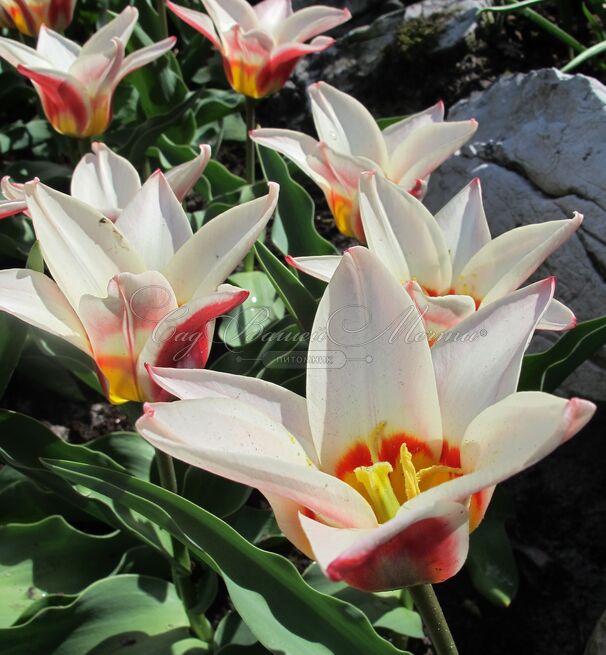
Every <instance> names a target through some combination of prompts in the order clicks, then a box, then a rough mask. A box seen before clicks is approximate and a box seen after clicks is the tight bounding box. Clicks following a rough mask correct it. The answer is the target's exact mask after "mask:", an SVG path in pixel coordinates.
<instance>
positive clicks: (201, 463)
mask: <svg viewBox="0 0 606 655" xmlns="http://www.w3.org/2000/svg"><path fill="white" fill-rule="evenodd" d="M200 426H204V429H203V430H201V429H200ZM137 430H138V431H139V432H140V434H141V435H142V436H143V438H144V439H146V440H147V441H149V442H150V443H151V444H152V445H153V446H155V447H156V448H159V449H160V450H162V451H164V452H166V453H168V454H170V455H172V456H173V457H176V458H177V459H180V460H182V461H184V462H187V463H188V464H190V465H192V466H197V467H199V468H203V469H205V470H207V471H210V472H211V473H215V474H217V475H221V476H223V477H226V478H228V479H230V480H234V481H235V482H240V483H242V484H248V485H250V486H253V487H256V488H257V489H259V490H260V491H261V492H262V493H264V494H265V493H267V494H273V495H278V496H283V497H285V498H288V499H290V500H292V501H293V502H295V503H298V504H300V505H303V506H304V507H307V508H308V509H310V510H311V511H313V512H316V513H319V514H321V515H322V516H325V517H326V518H327V519H329V520H331V521H334V522H336V523H337V524H338V525H343V526H347V527H354V526H355V527H358V526H359V527H373V526H374V525H376V519H375V517H374V514H373V512H372V509H371V508H370V505H369V504H368V503H367V502H366V501H365V500H364V498H363V497H362V496H361V495H360V494H358V493H357V492H356V491H354V489H353V488H352V487H350V486H349V485H347V484H346V483H344V482H342V481H341V480H339V479H337V478H334V477H332V476H330V475H327V474H326V473H323V472H321V471H319V470H318V469H317V468H315V467H314V466H313V464H312V463H311V462H310V461H309V460H308V458H307V456H306V454H305V451H304V449H303V448H302V447H301V446H300V445H299V443H298V442H297V440H296V439H295V438H294V437H293V436H292V435H290V434H289V433H288V431H287V430H286V429H285V428H284V427H283V426H281V425H279V424H278V423H276V422H275V421H272V420H271V419H270V418H269V417H268V416H266V415H265V414H264V413H262V412H260V411H258V410H256V409H254V408H253V407H251V406H250V405H249V404H248V403H241V402H239V401H237V400H233V399H231V398H205V399H202V400H180V401H176V402H172V403H157V404H153V405H147V406H146V408H145V414H144V415H143V416H142V417H141V418H140V419H139V420H138V421H137Z"/></svg>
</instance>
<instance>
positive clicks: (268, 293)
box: [219, 271, 284, 348]
mask: <svg viewBox="0 0 606 655" xmlns="http://www.w3.org/2000/svg"><path fill="white" fill-rule="evenodd" d="M228 281H229V282H230V283H231V284H234V285H236V286H238V287H240V288H241V289H247V290H248V291H250V295H249V296H248V298H247V299H246V300H245V301H244V302H243V303H242V304H241V305H240V306H239V307H236V308H235V309H234V310H232V311H231V312H229V314H227V316H226V317H225V318H223V319H222V320H221V325H220V326H219V337H220V338H221V339H222V340H223V341H224V342H225V343H226V344H227V345H228V346H230V347H232V348H237V347H239V346H244V345H245V344H247V343H250V342H251V341H254V340H255V339H257V338H259V337H260V336H261V334H262V333H263V332H264V330H265V328H266V327H267V326H268V325H270V324H271V323H273V322H274V321H276V320H279V319H281V318H282V317H283V316H284V303H283V302H282V300H281V299H280V298H279V297H278V296H277V293H276V290H275V288H274V286H273V284H272V283H271V281H270V280H269V278H268V277H267V275H266V274H265V273H263V272H261V271H251V272H250V273H234V274H233V275H231V276H230V277H229V280H228Z"/></svg>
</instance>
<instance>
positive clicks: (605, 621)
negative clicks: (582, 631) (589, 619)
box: [584, 612, 606, 655]
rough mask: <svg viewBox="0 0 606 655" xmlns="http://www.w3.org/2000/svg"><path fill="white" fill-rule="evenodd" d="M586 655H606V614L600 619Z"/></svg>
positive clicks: (588, 644) (586, 649)
mask: <svg viewBox="0 0 606 655" xmlns="http://www.w3.org/2000/svg"><path fill="white" fill-rule="evenodd" d="M584 655H606V612H604V613H603V614H602V616H601V617H600V618H599V620H598V622H597V624H596V626H595V628H594V630H593V633H592V634H591V637H590V639H589V641H588V642H587V647H586V648H585V654H584Z"/></svg>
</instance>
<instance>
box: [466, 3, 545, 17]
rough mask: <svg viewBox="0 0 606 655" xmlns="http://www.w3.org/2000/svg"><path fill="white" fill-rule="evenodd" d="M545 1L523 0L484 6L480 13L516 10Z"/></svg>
mask: <svg viewBox="0 0 606 655" xmlns="http://www.w3.org/2000/svg"><path fill="white" fill-rule="evenodd" d="M542 2H544V0H523V1H522V2H514V3H513V4H509V5H502V6H498V7H482V8H481V9H478V14H484V13H491V14H493V13H494V14H505V13H507V12H509V11H516V10H518V9H524V7H531V6H532V5H538V4H541V3H542Z"/></svg>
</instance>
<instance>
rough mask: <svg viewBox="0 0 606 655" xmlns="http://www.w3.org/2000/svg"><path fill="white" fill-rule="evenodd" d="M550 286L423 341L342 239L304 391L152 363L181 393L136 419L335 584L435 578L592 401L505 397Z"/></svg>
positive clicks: (386, 285)
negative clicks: (251, 498) (264, 512)
mask: <svg viewBox="0 0 606 655" xmlns="http://www.w3.org/2000/svg"><path fill="white" fill-rule="evenodd" d="M553 288H554V280H553V278H551V279H547V280H544V281H542V282H538V283H535V284H533V285H531V286H529V287H526V288H524V289H521V290H519V291H516V292H514V293H513V294H510V295H507V296H505V297H504V298H501V299H499V300H496V301H495V302H493V303H491V304H489V305H488V306H486V307H483V308H481V309H480V310H479V311H478V312H476V313H475V314H474V315H473V316H471V317H470V318H469V319H467V320H466V321H465V325H464V330H465V331H464V333H463V334H461V335H460V338H459V339H457V340H450V341H441V342H439V343H438V344H436V345H435V346H434V348H433V350H431V351H430V349H429V346H428V344H427V341H426V339H425V335H424V333H423V331H420V332H419V331H417V330H416V328H415V326H416V325H417V323H418V321H419V320H420V316H419V314H418V312H417V309H416V307H415V305H414V304H413V302H412V300H411V298H410V296H409V295H408V294H407V293H406V291H405V290H404V289H403V288H402V286H401V285H400V284H399V283H398V282H397V280H395V279H394V277H393V275H392V274H391V273H390V272H389V271H388V270H387V269H386V268H385V267H384V266H383V265H382V264H381V262H380V260H379V258H377V257H376V256H375V255H373V254H372V253H371V252H370V251H368V250H367V249H365V248H362V247H356V248H352V249H351V250H350V251H348V252H347V253H346V254H345V255H344V257H343V259H342V261H341V262H340V264H339V266H338V268H337V270H336V271H335V274H334V275H333V277H332V279H331V281H330V283H329V285H328V288H327V290H326V292H325V294H324V296H323V297H322V299H321V301H320V305H319V307H318V313H317V315H316V318H315V322H314V326H313V330H312V338H311V340H310V352H309V361H308V368H307V399H304V398H302V397H300V396H298V395H296V394H294V393H292V392H290V391H288V390H287V389H284V388H282V387H279V386H277V385H274V384H272V383H270V382H267V381H264V380H260V379H258V378H248V377H240V376H235V375H231V374H227V373H219V372H215V371H208V370H207V371H193V370H190V371H185V370H177V369H174V368H172V369H170V368H152V369H151V375H152V377H153V378H154V380H155V381H156V382H157V383H158V384H159V385H161V386H162V387H163V388H164V389H165V390H166V391H167V392H170V393H171V394H173V395H175V396H177V397H179V398H181V399H182V400H178V401H175V402H172V403H152V404H148V405H146V406H145V410H144V415H143V416H142V417H141V418H140V419H139V421H138V422H137V429H138V431H139V432H140V434H141V435H142V436H143V437H144V438H145V439H146V440H147V441H149V442H150V443H151V444H153V446H155V447H156V448H158V449H160V450H162V451H164V452H165V453H168V454H170V455H172V456H173V457H176V458H177V459H180V460H183V461H185V462H187V463H189V464H191V465H193V466H197V467H200V468H203V469H206V470H208V471H211V472H212V473H215V474H217V475H221V476H224V477H227V478H229V479H231V480H234V481H237V482H240V483H243V484H247V485H251V486H253V487H256V488H257V489H259V490H260V491H261V492H262V493H263V494H264V495H265V496H266V498H267V499H268V501H269V502H270V504H271V505H272V507H273V509H274V512H275V514H276V519H277V521H278V523H279V525H280V527H281V529H282V531H283V532H284V534H285V535H286V536H287V538H288V539H289V540H290V541H291V542H292V543H294V544H295V545H296V546H297V547H298V548H300V549H301V550H302V551H303V552H304V553H306V554H307V555H308V556H309V557H312V558H314V559H316V560H317V561H318V563H319V565H320V567H321V568H322V570H323V571H324V573H325V574H326V575H327V576H328V577H329V578H330V579H331V580H339V581H341V580H342V581H344V582H346V583H347V584H349V585H351V586H354V587H357V588H359V589H363V590H367V591H378V590H385V589H393V588H399V587H402V586H407V585H418V584H424V583H433V582H440V581H443V580H446V579H447V578H449V577H451V576H452V575H454V574H455V573H456V572H457V571H458V570H459V569H460V567H461V566H462V564H463V562H464V561H465V558H466V554H467V550H468V544H469V533H470V531H471V530H473V529H474V528H475V527H476V526H477V525H478V524H479V523H480V521H481V520H482V518H483V516H484V513H485V511H486V508H487V506H488V503H489V502H490V498H491V495H492V492H493V490H494V487H495V485H497V484H498V483H499V482H501V481H503V480H505V479H507V478H509V477H510V476H512V475H514V474H515V473H518V472H519V471H522V470H523V469H525V468H527V467H529V466H531V465H532V464H534V463H535V462H537V461H538V460H539V459H541V458H542V457H544V456H546V455H547V454H548V453H549V452H551V451H552V450H553V449H555V448H556V447H557V446H559V445H560V444H561V443H563V442H564V441H566V440H567V439H569V438H570V437H572V436H573V435H574V434H576V433H577V432H578V431H579V430H580V429H581V428H582V427H583V426H584V425H585V424H586V423H587V421H588V420H589V419H590V418H591V416H592V415H593V413H594V411H595V406H594V405H593V404H592V403H590V402H588V401H585V400H581V399H578V398H574V399H572V400H565V399H562V398H558V397H556V396H552V395H550V394H547V393H540V392H522V393H516V392H515V390H516V386H517V383H518V377H519V372H520V367H521V363H522V357H523V354H524V350H525V348H526V346H527V344H528V341H529V340H530V337H531V335H532V333H533V330H534V329H535V326H536V324H537V322H538V321H539V320H540V318H541V316H542V314H543V312H544V311H545V309H546V308H547V306H548V305H549V303H550V301H551V299H552V296H553ZM462 327H463V325H462ZM201 425H203V429H201V428H200V426H201Z"/></svg>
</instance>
